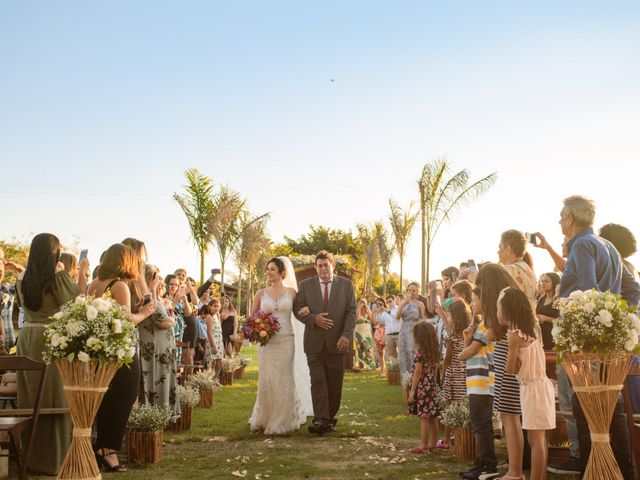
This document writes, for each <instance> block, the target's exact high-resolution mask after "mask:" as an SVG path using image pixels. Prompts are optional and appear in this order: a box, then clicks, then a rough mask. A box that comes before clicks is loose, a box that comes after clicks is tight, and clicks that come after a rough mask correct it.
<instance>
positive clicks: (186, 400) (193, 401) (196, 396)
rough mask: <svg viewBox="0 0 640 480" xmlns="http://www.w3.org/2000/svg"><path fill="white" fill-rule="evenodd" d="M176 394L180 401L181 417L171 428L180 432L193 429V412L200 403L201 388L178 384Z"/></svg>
mask: <svg viewBox="0 0 640 480" xmlns="http://www.w3.org/2000/svg"><path fill="white" fill-rule="evenodd" d="M176 396H177V397H178V401H179V402H180V418H179V419H178V420H176V421H175V422H173V423H172V424H171V430H172V431H173V432H176V433H179V432H183V431H186V430H190V429H191V412H192V410H193V407H195V406H197V405H198V404H199V403H200V390H199V389H198V388H195V387H192V386H189V385H186V386H182V385H177V386H176Z"/></svg>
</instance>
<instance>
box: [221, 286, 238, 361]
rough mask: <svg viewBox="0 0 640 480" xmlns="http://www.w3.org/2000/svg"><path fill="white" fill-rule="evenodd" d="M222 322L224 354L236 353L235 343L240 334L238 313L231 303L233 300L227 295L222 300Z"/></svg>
mask: <svg viewBox="0 0 640 480" xmlns="http://www.w3.org/2000/svg"><path fill="white" fill-rule="evenodd" d="M220 304H221V307H220V321H221V322H222V323H221V325H222V342H223V343H224V352H226V353H227V354H228V353H229V352H231V353H235V350H234V341H235V339H236V333H238V313H237V312H236V309H235V308H234V307H233V304H232V303H231V298H229V297H227V296H226V295H225V296H223V297H222V298H221V299H220Z"/></svg>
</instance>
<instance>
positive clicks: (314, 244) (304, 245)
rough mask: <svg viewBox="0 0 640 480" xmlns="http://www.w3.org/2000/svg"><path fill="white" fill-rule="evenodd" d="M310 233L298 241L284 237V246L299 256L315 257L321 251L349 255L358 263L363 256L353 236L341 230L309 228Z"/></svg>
mask: <svg viewBox="0 0 640 480" xmlns="http://www.w3.org/2000/svg"><path fill="white" fill-rule="evenodd" d="M309 230H310V231H309V233H307V234H305V235H302V236H300V238H298V239H297V240H294V239H292V238H289V237H286V236H285V237H284V244H285V245H286V246H287V247H289V248H290V249H291V253H294V254H297V255H315V254H316V253H318V252H319V251H320V250H327V251H329V252H331V253H333V254H336V255H348V256H349V257H351V259H352V260H354V261H357V259H359V258H360V256H361V255H362V249H361V247H360V245H359V244H358V242H357V241H356V239H354V237H353V234H352V233H351V232H349V231H345V230H340V229H330V228H327V227H323V226H319V227H314V226H313V225H310V226H309Z"/></svg>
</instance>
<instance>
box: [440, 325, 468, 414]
mask: <svg viewBox="0 0 640 480" xmlns="http://www.w3.org/2000/svg"><path fill="white" fill-rule="evenodd" d="M449 340H451V341H450V343H449V345H450V347H451V362H449V365H448V366H447V370H446V371H445V374H444V381H443V382H442V399H443V400H444V401H446V402H459V401H460V400H464V399H465V398H466V397H467V371H466V362H462V361H460V360H458V355H459V354H460V352H462V350H464V338H463V337H462V335H452V336H451V337H449Z"/></svg>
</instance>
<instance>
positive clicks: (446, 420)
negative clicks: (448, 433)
mask: <svg viewBox="0 0 640 480" xmlns="http://www.w3.org/2000/svg"><path fill="white" fill-rule="evenodd" d="M440 421H441V422H442V423H443V424H444V425H447V426H449V427H451V428H452V429H453V432H454V436H455V453H456V457H458V458H459V459H461V460H474V459H475V458H476V442H475V438H474V436H473V432H472V430H471V413H470V411H469V400H468V399H467V398H465V399H463V400H461V401H459V402H452V403H450V404H449V405H447V406H446V407H445V408H444V410H443V411H442V415H441V416H440Z"/></svg>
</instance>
